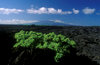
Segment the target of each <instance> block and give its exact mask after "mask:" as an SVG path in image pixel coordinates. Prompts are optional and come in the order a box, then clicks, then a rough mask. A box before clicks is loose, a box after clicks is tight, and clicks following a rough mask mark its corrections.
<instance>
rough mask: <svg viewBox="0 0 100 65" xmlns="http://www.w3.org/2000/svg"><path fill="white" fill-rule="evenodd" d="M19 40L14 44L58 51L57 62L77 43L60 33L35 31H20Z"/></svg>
mask: <svg viewBox="0 0 100 65" xmlns="http://www.w3.org/2000/svg"><path fill="white" fill-rule="evenodd" d="M15 39H16V41H17V43H16V44H14V46H13V47H14V48H15V47H26V48H39V49H46V48H48V49H51V50H54V51H55V52H56V56H55V57H54V59H55V61H56V62H59V59H60V58H61V57H63V56H64V54H65V53H70V50H69V47H73V48H74V47H75V45H76V43H75V42H74V41H73V40H70V39H69V38H67V37H65V36H63V35H61V34H59V35H56V34H55V33H54V32H51V33H48V34H42V33H38V32H33V31H30V32H28V31H23V30H22V31H20V32H18V33H16V34H15Z"/></svg>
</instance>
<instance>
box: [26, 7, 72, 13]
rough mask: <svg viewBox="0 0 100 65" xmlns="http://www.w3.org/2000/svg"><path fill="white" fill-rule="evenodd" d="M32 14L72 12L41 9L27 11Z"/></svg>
mask: <svg viewBox="0 0 100 65" xmlns="http://www.w3.org/2000/svg"><path fill="white" fill-rule="evenodd" d="M27 13H30V14H72V12H71V11H62V9H55V8H46V7H41V8H39V9H34V8H31V9H27Z"/></svg>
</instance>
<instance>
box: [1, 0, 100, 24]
mask: <svg viewBox="0 0 100 65" xmlns="http://www.w3.org/2000/svg"><path fill="white" fill-rule="evenodd" d="M41 20H42V21H43V20H44V21H45V20H52V21H54V22H60V23H61V22H63V23H67V24H73V25H84V26H85V25H86V26H87V25H89V26H91V25H95V26H97V25H99V26H100V0H0V24H22V23H32V22H33V23H34V22H39V21H41Z"/></svg>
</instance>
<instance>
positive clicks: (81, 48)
mask: <svg viewBox="0 0 100 65" xmlns="http://www.w3.org/2000/svg"><path fill="white" fill-rule="evenodd" d="M20 30H25V31H30V30H32V31H37V32H42V33H49V32H55V33H56V34H63V35H65V36H67V37H69V38H70V39H72V40H74V41H75V42H76V43H77V46H76V48H75V49H71V53H70V54H65V56H64V57H63V58H62V59H60V62H59V63H56V62H55V61H54V59H53V57H54V56H55V52H54V51H51V50H49V49H44V50H40V49H34V50H30V49H26V48H17V49H14V48H12V47H13V45H14V43H16V40H15V39H14V34H15V32H18V31H20ZM0 37H1V38H0V40H1V47H0V48H1V54H2V55H1V57H3V58H1V60H2V61H4V62H5V63H3V65H33V64H46V65H47V64H63V65H66V64H67V65H71V64H77V65H81V64H83V65H85V64H88V65H100V27H99V26H93V27H82V26H68V27H64V26H18V25H17V26H3V25H1V26H0ZM6 59H7V60H6Z"/></svg>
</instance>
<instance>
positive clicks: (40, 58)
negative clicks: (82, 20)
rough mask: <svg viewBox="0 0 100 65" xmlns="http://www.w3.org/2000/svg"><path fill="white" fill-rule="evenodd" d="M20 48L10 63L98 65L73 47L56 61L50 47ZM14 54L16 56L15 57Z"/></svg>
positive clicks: (13, 64) (26, 64) (29, 64)
mask: <svg viewBox="0 0 100 65" xmlns="http://www.w3.org/2000/svg"><path fill="white" fill-rule="evenodd" d="M18 50H20V52H19V51H17V52H14V54H13V55H12V58H13V59H11V61H10V63H9V65H34V64H44V65H48V64H49V65H51V64H60V65H66V64H67V65H71V64H72V65H73V64H77V65H82V64H83V65H86V64H88V65H97V64H96V62H93V61H91V60H90V59H89V58H88V57H86V56H77V55H76V50H75V49H71V53H70V54H66V55H65V56H64V57H62V58H61V59H60V60H59V61H60V62H58V63H56V62H55V61H54V56H55V52H54V51H52V50H50V49H34V50H29V49H26V50H25V49H24V50H22V48H20V49H18ZM13 56H14V57H13Z"/></svg>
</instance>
